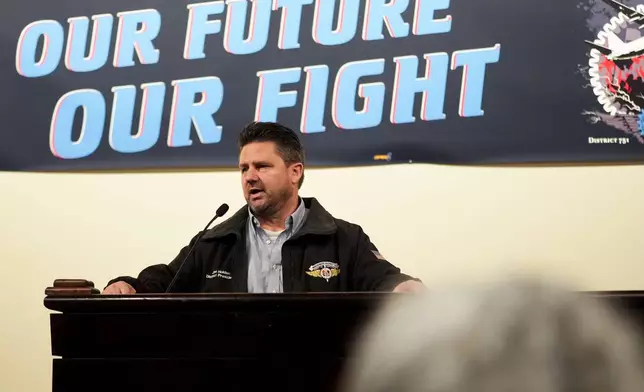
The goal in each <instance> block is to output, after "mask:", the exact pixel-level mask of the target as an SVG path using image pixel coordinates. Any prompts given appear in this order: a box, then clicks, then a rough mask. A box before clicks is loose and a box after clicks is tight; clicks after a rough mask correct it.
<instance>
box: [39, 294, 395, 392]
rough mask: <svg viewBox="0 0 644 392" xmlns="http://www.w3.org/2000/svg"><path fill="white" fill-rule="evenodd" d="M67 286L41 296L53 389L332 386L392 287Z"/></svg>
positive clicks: (301, 388)
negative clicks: (176, 289) (246, 290)
mask: <svg viewBox="0 0 644 392" xmlns="http://www.w3.org/2000/svg"><path fill="white" fill-rule="evenodd" d="M89 283H91V282H89ZM92 286H93V285H92ZM64 289H65V288H63V289H59V290H58V291H56V288H55V287H54V288H49V289H48V294H49V295H47V296H46V298H45V300H44V303H45V306H46V307H47V308H48V309H50V310H52V311H55V312H54V313H52V314H51V315H50V322H51V346H52V354H53V355H54V356H59V357H60V358H54V359H53V391H54V392H75V391H84V392H86V391H88V390H92V391H95V392H98V391H110V392H113V391H119V392H126V391H137V392H141V391H158V392H165V391H186V392H187V391H213V390H222V391H253V392H259V391H267V390H269V389H275V390H279V391H282V392H284V391H298V392H302V391H307V392H314V391H325V392H330V391H333V390H334V389H335V387H336V385H337V381H338V376H339V375H340V374H341V373H340V372H341V369H342V365H343V363H344V361H345V358H346V355H347V352H348V351H349V350H350V349H351V344H352V342H353V341H354V339H353V338H354V336H355V334H356V333H357V332H358V328H359V327H360V326H361V325H362V324H363V323H364V321H366V320H368V318H369V316H370V315H371V314H372V312H373V311H374V310H375V309H377V307H378V305H379V304H381V303H382V301H383V300H385V299H387V298H389V296H391V295H394V294H388V293H337V294H334V293H325V294H314V293H309V294H259V295H258V294H186V295H183V294H182V295H178V294H158V295H139V294H136V295H127V296H103V295H97V294H96V291H92V290H91V289H92V288H91V287H88V290H86V291H85V292H83V293H81V292H80V290H79V288H78V287H77V288H75V289H73V290H72V288H71V287H68V288H66V289H68V290H71V291H67V292H66V291H65V290H64Z"/></svg>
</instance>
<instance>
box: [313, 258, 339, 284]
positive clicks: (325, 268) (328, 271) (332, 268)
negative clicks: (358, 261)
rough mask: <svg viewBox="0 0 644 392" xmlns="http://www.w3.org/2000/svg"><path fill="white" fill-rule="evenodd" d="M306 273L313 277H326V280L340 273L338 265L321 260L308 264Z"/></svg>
mask: <svg viewBox="0 0 644 392" xmlns="http://www.w3.org/2000/svg"><path fill="white" fill-rule="evenodd" d="M306 274H307V275H309V276H312V277H314V278H322V279H326V281H327V282H328V281H329V279H331V278H333V277H334V276H338V275H339V274H340V265H338V264H337V263H332V262H330V261H321V262H319V263H316V264H313V265H312V266H310V267H309V270H308V271H306Z"/></svg>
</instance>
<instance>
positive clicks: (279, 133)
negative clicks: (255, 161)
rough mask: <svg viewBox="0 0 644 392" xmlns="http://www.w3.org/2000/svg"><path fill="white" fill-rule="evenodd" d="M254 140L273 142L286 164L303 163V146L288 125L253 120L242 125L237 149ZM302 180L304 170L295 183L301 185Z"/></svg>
mask: <svg viewBox="0 0 644 392" xmlns="http://www.w3.org/2000/svg"><path fill="white" fill-rule="evenodd" d="M254 142H273V143H275V145H276V147H277V152H278V154H279V155H280V156H281V157H282V159H283V160H284V162H286V163H287V164H291V163H302V164H303V163H304V147H302V143H300V138H299V137H298V136H297V134H296V133H295V132H294V131H293V130H292V129H291V128H289V127H287V126H285V125H282V124H278V123H276V122H258V121H254V122H252V123H250V124H248V125H246V126H245V127H244V129H242V131H241V133H240V134H239V150H240V151H241V149H242V148H244V146H245V145H247V144H249V143H254ZM303 182H304V171H302V177H301V178H300V182H299V183H298V184H297V185H298V188H301V187H302V183H303Z"/></svg>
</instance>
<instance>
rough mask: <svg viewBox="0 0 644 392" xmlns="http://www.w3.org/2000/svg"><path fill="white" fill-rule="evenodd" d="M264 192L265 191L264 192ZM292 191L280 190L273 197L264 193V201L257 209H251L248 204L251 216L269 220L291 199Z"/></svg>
mask: <svg viewBox="0 0 644 392" xmlns="http://www.w3.org/2000/svg"><path fill="white" fill-rule="evenodd" d="M265 192H266V191H265ZM291 195H292V191H291V190H290V189H288V188H285V189H281V190H280V191H279V192H278V193H277V194H276V195H275V197H273V195H272V194H268V193H266V201H265V202H264V203H263V204H262V205H261V206H259V207H258V208H255V207H253V206H252V205H251V204H250V201H249V202H248V203H249V207H250V210H251V211H252V212H253V215H255V216H257V217H262V218H265V219H270V218H273V217H274V216H276V215H277V214H278V213H279V212H280V209H282V207H284V205H285V204H286V201H287V200H288V199H289V198H290V197H291Z"/></svg>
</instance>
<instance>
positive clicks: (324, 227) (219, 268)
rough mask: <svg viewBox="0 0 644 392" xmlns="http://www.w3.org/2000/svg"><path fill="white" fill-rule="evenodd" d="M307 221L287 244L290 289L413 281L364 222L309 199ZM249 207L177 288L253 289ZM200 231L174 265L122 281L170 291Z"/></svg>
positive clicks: (206, 240) (198, 252)
mask: <svg viewBox="0 0 644 392" xmlns="http://www.w3.org/2000/svg"><path fill="white" fill-rule="evenodd" d="M303 200H304V203H305V206H306V208H307V209H309V213H308V216H307V218H306V221H305V222H304V224H303V225H302V227H301V228H300V230H299V231H298V232H297V233H295V234H294V235H293V236H292V237H291V238H290V239H289V240H287V241H286V242H285V243H284V245H283V246H282V273H283V283H284V292H312V291H318V292H319V291H327V292H328V291H391V290H393V288H394V287H396V285H398V284H399V283H401V282H404V281H406V280H410V279H412V278H411V277H410V276H407V275H404V274H401V273H400V270H399V269H398V268H396V267H395V266H393V265H392V264H391V263H389V262H388V261H386V260H385V259H384V258H383V257H382V256H381V255H380V253H379V252H378V250H377V249H376V247H375V246H374V245H373V244H372V243H371V241H370V240H369V237H368V236H367V235H366V234H365V233H364V232H363V231H362V228H361V227H360V226H358V225H355V224H352V223H349V222H346V221H343V220H340V219H336V218H334V217H333V216H331V214H329V213H328V212H327V211H326V210H325V209H324V208H323V207H322V206H321V205H320V203H319V202H318V201H317V200H315V199H314V198H304V199H303ZM247 219H248V207H246V206H244V207H243V208H241V209H240V210H239V211H237V212H236V213H235V215H233V216H232V217H231V218H229V219H228V220H226V221H224V222H222V223H221V224H219V225H217V226H215V227H213V228H212V229H210V230H208V232H206V233H205V234H204V236H203V237H202V239H201V241H200V242H199V243H198V244H197V246H196V247H195V250H194V252H193V253H192V255H191V256H190V257H189V258H188V260H187V261H186V265H185V266H184V267H183V269H182V270H181V272H180V274H179V277H178V278H177V280H176V282H175V285H174V287H173V288H172V290H171V291H172V292H183V293H188V292H217V293H226V292H247V291H248V285H247V282H248V257H247V254H246V240H245V235H246V228H247ZM197 237H198V235H196V236H195V237H194V238H193V239H192V240H191V241H190V243H189V244H188V245H187V246H185V247H184V248H183V249H182V250H181V252H179V254H178V255H177V257H175V259H174V260H173V261H172V262H171V263H170V264H168V265H166V264H159V265H153V266H150V267H148V268H146V269H144V270H143V271H142V272H141V273H140V274H139V276H138V278H133V277H127V276H122V277H119V278H116V279H113V280H112V281H110V282H109V284H111V283H114V282H116V281H119V280H122V281H126V282H128V283H129V284H131V285H132V286H133V287H134V289H135V290H136V291H137V292H140V293H160V292H164V291H165V290H166V288H167V287H168V285H169V284H170V281H171V280H172V279H173V277H174V275H175V273H176V271H177V269H178V268H179V265H180V264H181V261H182V260H183V259H184V258H185V256H186V255H187V253H188V251H189V249H190V247H191V246H192V245H193V244H194V242H195V241H196V239H197Z"/></svg>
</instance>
